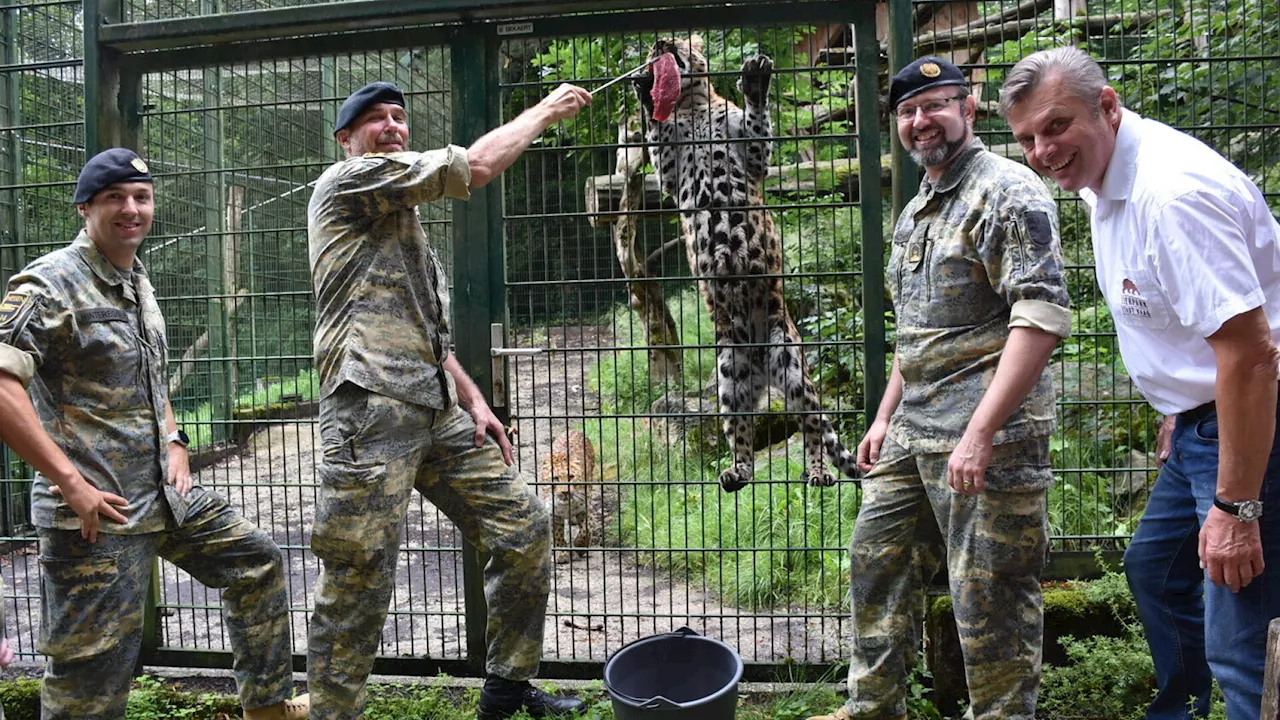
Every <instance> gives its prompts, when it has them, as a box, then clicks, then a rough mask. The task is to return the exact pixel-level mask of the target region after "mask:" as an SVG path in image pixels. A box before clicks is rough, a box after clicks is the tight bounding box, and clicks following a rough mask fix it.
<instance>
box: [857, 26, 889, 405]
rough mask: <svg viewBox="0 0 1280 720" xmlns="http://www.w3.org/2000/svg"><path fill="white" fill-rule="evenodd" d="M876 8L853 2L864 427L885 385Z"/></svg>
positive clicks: (882, 231) (878, 54)
mask: <svg viewBox="0 0 1280 720" xmlns="http://www.w3.org/2000/svg"><path fill="white" fill-rule="evenodd" d="M875 7H876V6H875V4H874V3H870V2H855V3H851V5H850V10H851V11H852V12H851V15H852V20H853V32H854V45H855V46H856V57H857V70H856V72H857V77H856V83H857V85H856V87H857V105H858V197H859V199H860V200H859V202H860V204H861V211H862V309H863V313H864V314H865V315H864V320H863V359H864V361H865V363H866V364H865V368H864V372H865V374H864V379H865V382H866V390H865V395H864V398H863V399H864V401H865V409H866V413H867V415H866V423H867V425H870V424H871V420H872V419H873V418H875V414H876V410H877V409H878V408H879V407H880V397H881V396H882V395H883V394H884V386H885V368H884V364H885V329H884V212H883V210H882V208H881V204H882V203H883V199H882V198H883V196H882V195H881V189H880V80H879V73H880V43H879V41H878V40H876V15H875Z"/></svg>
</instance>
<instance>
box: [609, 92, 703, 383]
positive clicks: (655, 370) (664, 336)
mask: <svg viewBox="0 0 1280 720" xmlns="http://www.w3.org/2000/svg"><path fill="white" fill-rule="evenodd" d="M639 128H640V122H639V118H638V117H634V116H633V117H631V118H625V119H623V120H622V121H621V122H619V123H618V142H619V143H620V144H622V145H624V146H625V145H628V144H636V143H639V142H641V134H640V129H639ZM646 155H647V153H646V152H645V149H644V148H643V147H620V148H618V160H617V166H616V168H615V170H616V173H615V175H614V177H616V176H617V175H621V176H622V196H621V197H620V198H619V199H618V214H617V215H616V216H614V222H613V225H612V227H611V228H610V230H611V232H612V234H613V245H614V248H615V249H616V250H617V252H618V264H619V265H621V266H622V272H623V274H625V275H626V276H627V277H628V278H630V279H631V282H629V283H627V289H628V290H629V291H630V294H631V309H632V310H635V312H636V315H638V316H639V317H640V324H641V326H642V327H643V328H644V337H645V343H646V344H647V345H648V346H649V379H650V381H651V382H658V381H662V380H666V379H668V378H676V377H679V376H680V361H681V358H680V349H679V346H680V333H679V332H678V331H677V329H676V323H675V320H674V319H673V318H672V317H671V311H670V310H668V309H667V302H666V299H665V298H663V297H662V287H661V286H660V285H659V283H657V282H655V281H652V280H645V278H647V277H649V270H648V267H647V265H648V263H647V258H646V256H645V254H644V253H643V251H641V250H637V248H636V226H637V225H638V217H637V216H636V215H633V214H632V213H631V211H633V210H639V209H640V208H642V207H644V206H645V174H644V173H642V172H640V166H641V165H644V163H645V160H646ZM591 196H592V195H591V194H590V193H589V194H588V197H591Z"/></svg>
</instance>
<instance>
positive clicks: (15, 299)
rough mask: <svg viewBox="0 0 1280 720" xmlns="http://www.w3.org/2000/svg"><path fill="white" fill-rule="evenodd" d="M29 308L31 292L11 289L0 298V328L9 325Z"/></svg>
mask: <svg viewBox="0 0 1280 720" xmlns="http://www.w3.org/2000/svg"><path fill="white" fill-rule="evenodd" d="M30 308H31V293H24V292H17V291H13V292H10V293H8V294H6V295H5V296H4V300H0V328H3V327H9V326H10V325H13V324H14V323H16V322H17V321H18V318H20V317H22V316H23V315H25V314H26V312H27V310H29V309H30Z"/></svg>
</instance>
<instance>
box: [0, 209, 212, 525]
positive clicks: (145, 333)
mask: <svg viewBox="0 0 1280 720" xmlns="http://www.w3.org/2000/svg"><path fill="white" fill-rule="evenodd" d="M131 274H132V282H129V281H128V279H127V275H128V274H122V273H121V272H120V271H119V270H117V269H116V268H115V266H113V265H112V264H111V262H110V261H109V260H107V258H106V257H105V256H104V255H103V254H102V253H101V252H100V251H99V250H98V248H97V246H96V245H94V244H93V241H92V240H91V239H89V236H88V234H86V233H85V232H84V231H81V232H80V234H79V235H78V236H77V237H76V239H75V240H74V241H73V242H72V243H71V245H69V246H68V247H65V248H62V249H61V250H55V251H54V252H51V253H49V254H48V255H45V256H43V257H40V258H37V259H36V260H35V261H33V262H32V263H31V264H30V265H28V266H27V267H26V268H24V269H23V270H22V271H21V272H19V273H18V274H16V275H14V276H13V278H12V279H11V280H10V281H9V290H8V293H7V294H6V295H5V298H4V301H3V303H0V370H2V371H4V372H8V373H10V374H12V375H15V376H16V377H17V378H18V379H19V380H21V381H22V383H23V384H24V385H26V386H27V390H28V392H29V394H30V395H31V400H32V403H33V404H34V405H35V408H36V413H37V414H38V415H39V417H40V422H41V424H42V425H43V426H44V428H45V430H46V431H47V432H48V433H49V435H50V437H52V438H53V440H54V442H55V443H56V444H57V445H58V447H59V448H61V449H62V451H63V452H64V453H66V455H67V457H68V458H69V459H70V460H71V462H72V463H73V464H74V465H75V467H76V469H77V470H79V471H80V474H81V475H83V476H84V478H85V479H86V480H88V481H89V482H90V483H92V484H93V485H95V486H96V487H97V488H98V489H100V490H103V491H105V492H112V493H115V494H117V495H120V496H122V497H124V498H126V499H127V500H128V501H129V504H128V506H126V507H124V508H122V509H121V512H122V513H123V514H124V516H125V517H126V518H128V519H129V522H128V524H126V525H119V524H116V523H113V522H111V521H110V520H107V519H106V518H101V520H102V531H103V532H109V533H120V534H131V533H148V532H158V531H160V530H163V529H165V527H166V525H167V523H168V522H169V518H170V514H169V508H168V506H167V501H166V499H165V492H164V489H165V488H167V487H168V486H167V484H166V483H164V482H163V479H164V478H166V477H167V466H168V461H169V457H168V453H167V452H162V451H161V450H162V448H165V447H166V443H165V437H166V436H167V435H168V432H167V430H166V422H165V404H166V402H167V400H168V394H169V393H168V386H167V385H166V380H165V378H166V367H167V363H166V357H167V354H168V344H167V342H166V340H165V326H164V318H163V317H162V316H161V315H160V306H159V305H157V304H156V298H155V293H154V291H153V290H152V287H151V281H150V280H148V278H147V272H146V269H145V268H144V267H143V265H142V262H141V261H139V260H136V259H135V260H134V264H133V271H132V273H131ZM49 486H50V481H49V480H48V478H45V477H44V476H42V475H39V474H37V475H36V480H35V486H34V488H33V490H32V498H31V511H32V521H33V522H34V523H35V525H36V526H37V527H43V528H54V529H60V530H78V529H80V519H79V518H77V517H76V515H75V513H73V512H72V511H71V509H70V508H69V507H68V506H67V505H66V504H65V503H63V502H62V500H61V498H58V497H56V496H54V495H52V494H51V493H50V492H49ZM193 492H196V491H194V490H193ZM172 494H173V495H174V496H175V497H176V493H172ZM197 494H198V493H197ZM188 497H189V498H190V497H191V496H188Z"/></svg>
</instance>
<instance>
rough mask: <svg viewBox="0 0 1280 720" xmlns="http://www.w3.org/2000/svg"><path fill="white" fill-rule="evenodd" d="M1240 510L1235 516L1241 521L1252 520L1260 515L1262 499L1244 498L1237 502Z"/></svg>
mask: <svg viewBox="0 0 1280 720" xmlns="http://www.w3.org/2000/svg"><path fill="white" fill-rule="evenodd" d="M1239 507H1240V512H1239V513H1238V514H1237V515H1236V517H1238V518H1240V520H1241V522H1253V521H1254V520H1257V519H1258V518H1260V517H1262V501H1261V500H1245V501H1244V502H1242V503H1240V504H1239Z"/></svg>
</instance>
